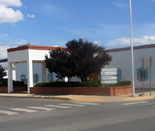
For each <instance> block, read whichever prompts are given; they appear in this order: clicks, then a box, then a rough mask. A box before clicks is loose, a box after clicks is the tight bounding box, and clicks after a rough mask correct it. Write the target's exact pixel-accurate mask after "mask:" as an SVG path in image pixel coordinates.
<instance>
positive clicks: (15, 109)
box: [11, 108, 38, 113]
mask: <svg viewBox="0 0 155 131" xmlns="http://www.w3.org/2000/svg"><path fill="white" fill-rule="evenodd" d="M11 110H14V111H23V112H28V113H32V112H38V111H36V110H31V109H26V108H12V109H11Z"/></svg>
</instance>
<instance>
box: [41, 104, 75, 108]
mask: <svg viewBox="0 0 155 131" xmlns="http://www.w3.org/2000/svg"><path fill="white" fill-rule="evenodd" d="M44 106H47V107H56V108H64V109H65V108H66V109H67V108H72V107H70V106H59V105H44Z"/></svg>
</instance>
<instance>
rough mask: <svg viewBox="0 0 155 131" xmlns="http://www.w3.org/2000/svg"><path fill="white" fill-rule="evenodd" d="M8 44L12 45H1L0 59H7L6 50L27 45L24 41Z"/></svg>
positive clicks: (14, 41)
mask: <svg viewBox="0 0 155 131" xmlns="http://www.w3.org/2000/svg"><path fill="white" fill-rule="evenodd" d="M9 43H13V44H7V45H6V44H5V45H4V44H1V45H0V58H6V57H7V49H9V48H14V47H17V46H19V45H25V44H27V41H26V40H23V39H21V40H12V41H10V42H9Z"/></svg>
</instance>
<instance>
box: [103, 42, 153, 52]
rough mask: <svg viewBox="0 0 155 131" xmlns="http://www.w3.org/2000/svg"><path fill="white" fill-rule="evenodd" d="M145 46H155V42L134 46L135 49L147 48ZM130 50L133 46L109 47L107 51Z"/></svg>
mask: <svg viewBox="0 0 155 131" xmlns="http://www.w3.org/2000/svg"><path fill="white" fill-rule="evenodd" d="M145 48H155V44H148V45H139V46H134V47H133V49H134V50H138V49H145ZM128 50H131V47H124V48H114V49H108V50H106V52H120V51H128Z"/></svg>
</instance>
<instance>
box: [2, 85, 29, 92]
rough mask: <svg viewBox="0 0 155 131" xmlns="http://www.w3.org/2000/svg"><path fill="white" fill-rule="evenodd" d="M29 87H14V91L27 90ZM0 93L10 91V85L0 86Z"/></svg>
mask: <svg viewBox="0 0 155 131" xmlns="http://www.w3.org/2000/svg"><path fill="white" fill-rule="evenodd" d="M26 90H27V87H26V86H24V87H13V91H15V92H16V91H26ZM0 93H8V87H0Z"/></svg>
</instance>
